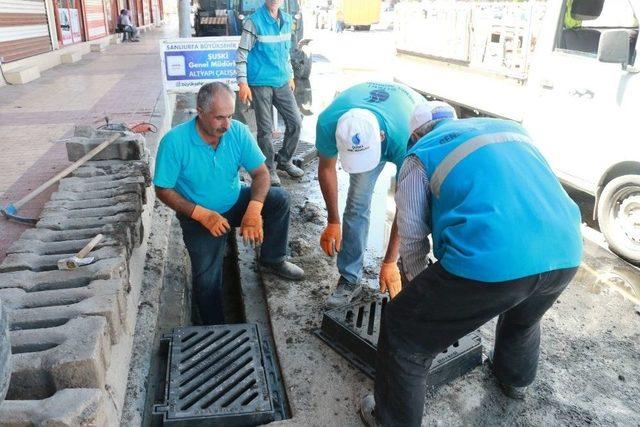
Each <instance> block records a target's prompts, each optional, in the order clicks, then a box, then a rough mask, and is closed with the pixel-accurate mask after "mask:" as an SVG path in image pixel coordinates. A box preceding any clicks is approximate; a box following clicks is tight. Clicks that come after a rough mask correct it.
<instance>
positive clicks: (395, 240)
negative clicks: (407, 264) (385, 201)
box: [384, 216, 400, 262]
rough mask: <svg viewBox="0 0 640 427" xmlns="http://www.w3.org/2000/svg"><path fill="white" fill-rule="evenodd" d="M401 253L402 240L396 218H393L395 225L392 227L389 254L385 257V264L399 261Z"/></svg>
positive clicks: (388, 246) (388, 247)
mask: <svg viewBox="0 0 640 427" xmlns="http://www.w3.org/2000/svg"><path fill="white" fill-rule="evenodd" d="M399 252H400V238H399V237H398V225H397V223H396V217H395V216H394V217H393V224H392V225H391V235H390V236H389V244H388V245H387V252H386V254H385V256H384V262H396V261H397V260H398V254H399Z"/></svg>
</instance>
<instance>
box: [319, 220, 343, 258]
mask: <svg viewBox="0 0 640 427" xmlns="http://www.w3.org/2000/svg"><path fill="white" fill-rule="evenodd" d="M320 247H321V248H322V250H323V251H324V253H325V254H327V255H329V256H333V255H334V254H336V253H338V252H340V249H341V248H342V230H341V229H340V224H331V223H329V224H327V227H326V228H325V229H324V231H323V232H322V235H321V236H320Z"/></svg>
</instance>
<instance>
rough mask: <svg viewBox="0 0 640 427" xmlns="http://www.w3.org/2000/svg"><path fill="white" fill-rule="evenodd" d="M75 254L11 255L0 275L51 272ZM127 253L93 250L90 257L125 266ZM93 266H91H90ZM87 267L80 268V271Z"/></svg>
mask: <svg viewBox="0 0 640 427" xmlns="http://www.w3.org/2000/svg"><path fill="white" fill-rule="evenodd" d="M73 255H74V254H73V253H68V254H57V255H38V254H34V253H20V254H9V255H7V257H6V258H5V259H4V260H3V261H2V264H0V273H8V272H11V271H20V270H30V271H51V270H57V269H58V260H60V259H62V258H68V257H71V256H73ZM126 255H127V253H126V250H125V249H124V248H117V247H106V248H100V249H98V250H93V251H92V252H91V253H90V254H89V256H92V257H94V258H95V259H96V260H106V259H111V258H114V259H115V258H117V259H120V260H121V261H122V263H123V264H126V263H127V257H126ZM94 262H95V261H94ZM89 265H91V264H89ZM85 267H87V266H86V265H85V266H82V267H78V268H80V269H82V268H85Z"/></svg>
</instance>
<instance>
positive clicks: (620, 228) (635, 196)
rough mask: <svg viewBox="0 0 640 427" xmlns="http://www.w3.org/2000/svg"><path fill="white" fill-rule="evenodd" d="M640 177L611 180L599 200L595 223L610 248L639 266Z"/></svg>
mask: <svg viewBox="0 0 640 427" xmlns="http://www.w3.org/2000/svg"><path fill="white" fill-rule="evenodd" d="M638 218H640V175H623V176H619V177H618V178H615V179H613V180H611V181H610V182H609V183H608V184H607V185H606V186H605V187H604V189H603V190H602V194H600V199H599V201H598V224H599V225H600V231H601V232H602V234H603V235H604V237H605V239H606V240H607V243H608V244H609V249H611V251H612V252H614V253H616V254H617V255H619V256H620V257H622V258H624V259H626V260H627V261H629V262H631V263H633V264H636V265H640V223H639V219H638Z"/></svg>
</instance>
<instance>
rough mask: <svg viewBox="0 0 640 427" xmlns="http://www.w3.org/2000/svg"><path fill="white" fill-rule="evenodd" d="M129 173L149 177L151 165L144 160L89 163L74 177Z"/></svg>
mask: <svg viewBox="0 0 640 427" xmlns="http://www.w3.org/2000/svg"><path fill="white" fill-rule="evenodd" d="M117 173H127V174H129V175H142V176H145V177H148V176H149V164H148V163H147V162H145V161H142V160H129V161H122V160H97V161H93V160H92V161H89V162H87V163H85V164H84V165H83V166H81V167H79V168H78V169H76V170H75V171H74V172H73V174H72V176H76V177H80V178H82V177H88V176H100V175H113V174H117Z"/></svg>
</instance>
